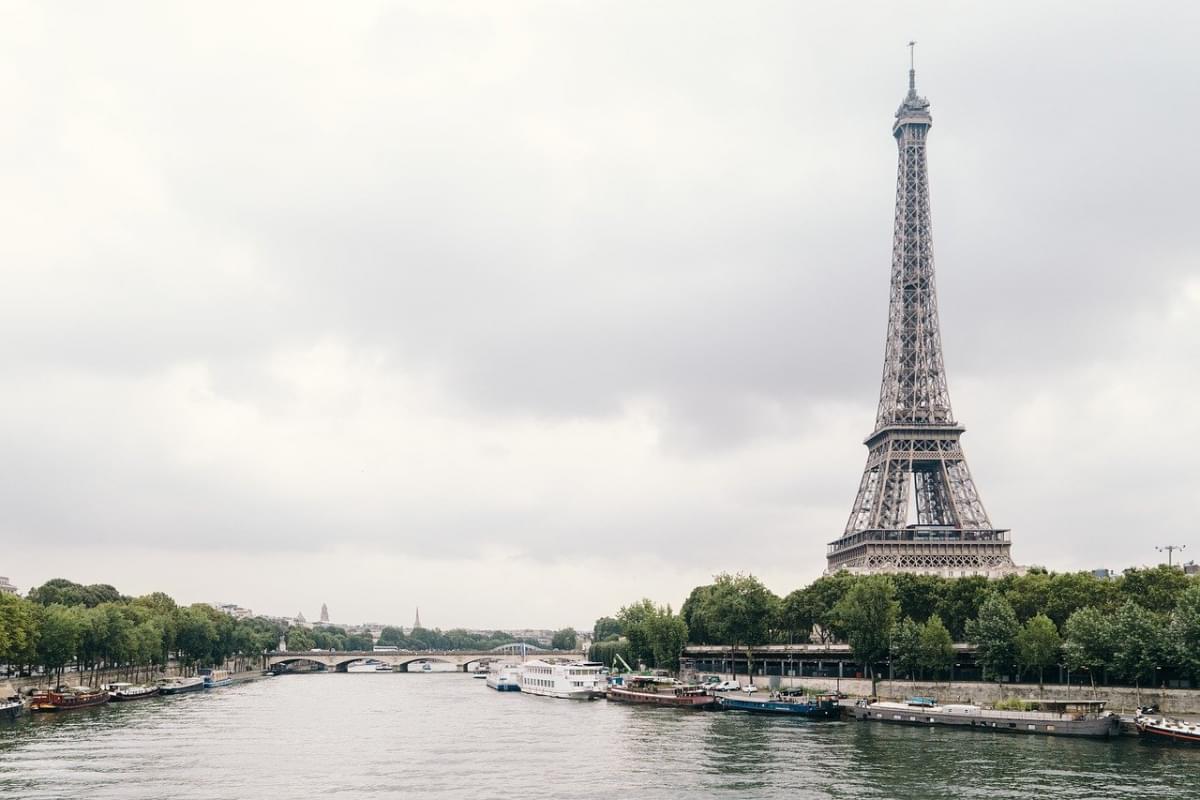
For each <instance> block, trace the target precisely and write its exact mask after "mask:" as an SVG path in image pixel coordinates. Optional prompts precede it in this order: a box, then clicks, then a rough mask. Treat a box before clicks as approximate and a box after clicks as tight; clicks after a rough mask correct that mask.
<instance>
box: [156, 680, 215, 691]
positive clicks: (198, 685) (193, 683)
mask: <svg viewBox="0 0 1200 800" xmlns="http://www.w3.org/2000/svg"><path fill="white" fill-rule="evenodd" d="M203 688H204V678H200V677H196V678H167V679H166V680H163V681H159V683H158V691H159V694H182V693H184V692H198V691H200V690H201V689H203Z"/></svg>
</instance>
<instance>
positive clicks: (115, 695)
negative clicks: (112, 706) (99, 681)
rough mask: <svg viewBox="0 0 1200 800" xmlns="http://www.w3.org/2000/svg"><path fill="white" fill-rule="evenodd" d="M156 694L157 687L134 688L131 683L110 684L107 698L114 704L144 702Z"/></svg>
mask: <svg viewBox="0 0 1200 800" xmlns="http://www.w3.org/2000/svg"><path fill="white" fill-rule="evenodd" d="M157 694H158V687H157V686H136V685H134V684H132V683H110V684H109V685H108V697H109V699H110V700H112V701H113V702H114V703H124V702H128V701H130V700H144V699H146V698H147V697H154V696H156V695H157Z"/></svg>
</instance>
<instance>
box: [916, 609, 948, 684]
mask: <svg viewBox="0 0 1200 800" xmlns="http://www.w3.org/2000/svg"><path fill="white" fill-rule="evenodd" d="M919 664H920V667H921V670H922V671H924V670H929V671H930V672H931V673H932V674H933V675H934V676H935V677H936V676H937V675H938V673H941V672H943V671H945V670H948V669H950V667H951V666H952V665H953V664H954V639H953V638H951V636H950V631H949V629H947V628H946V626H945V625H944V624H942V618H941V617H939V616H938V615H937V614H932V615H930V617H929V619H927V620H926V621H925V624H924V625H922V626H921V643H920V658H919Z"/></svg>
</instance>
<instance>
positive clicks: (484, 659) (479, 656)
mask: <svg viewBox="0 0 1200 800" xmlns="http://www.w3.org/2000/svg"><path fill="white" fill-rule="evenodd" d="M522 654H523V653H522V648H521V646H520V645H515V646H514V645H505V646H504V647H501V648H498V649H496V650H486V651H466V650H422V651H411V650H409V651H399V652H397V651H380V650H359V651H334V650H311V651H305V652H302V653H272V654H271V655H269V656H267V667H268V668H272V669H273V668H275V667H284V666H287V665H289V664H317V665H320V666H321V667H323V668H325V669H328V670H333V671H335V672H345V671H346V668H347V667H348V666H350V665H351V664H353V663H355V662H360V661H370V662H372V663H376V664H388V665H390V666H391V667H392V669H393V670H395V671H397V672H408V671H409V669H408V667H409V665H410V664H412V663H414V662H418V661H430V662H437V663H442V664H453V665H454V666H455V668H456V671H458V672H468V671H470V670H471V669H472V665H475V666H476V667H486V666H487V664H488V663H490V662H492V661H511V660H512V659H513V657H514V656H517V657H520V656H521V655H522ZM524 654H525V655H528V656H534V657H537V658H544V659H546V660H548V661H560V660H561V661H579V660H581V659H583V658H585V657H586V655H585V654H584V653H577V652H569V651H564V650H542V649H540V648H536V647H532V646H529V647H526V648H524Z"/></svg>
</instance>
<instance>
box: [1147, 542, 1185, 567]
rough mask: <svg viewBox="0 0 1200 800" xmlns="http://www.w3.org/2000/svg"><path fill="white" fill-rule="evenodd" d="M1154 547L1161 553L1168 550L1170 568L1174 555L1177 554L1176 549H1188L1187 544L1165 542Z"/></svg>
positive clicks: (1168, 565)
mask: <svg viewBox="0 0 1200 800" xmlns="http://www.w3.org/2000/svg"><path fill="white" fill-rule="evenodd" d="M1154 549H1155V550H1157V551H1158V552H1160V553H1162V552H1166V554H1167V567H1168V568H1169V567H1171V566H1172V556H1174V555H1175V551H1176V550H1186V549H1187V545H1186V544H1164V545H1162V546H1161V547H1155V548H1154Z"/></svg>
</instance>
